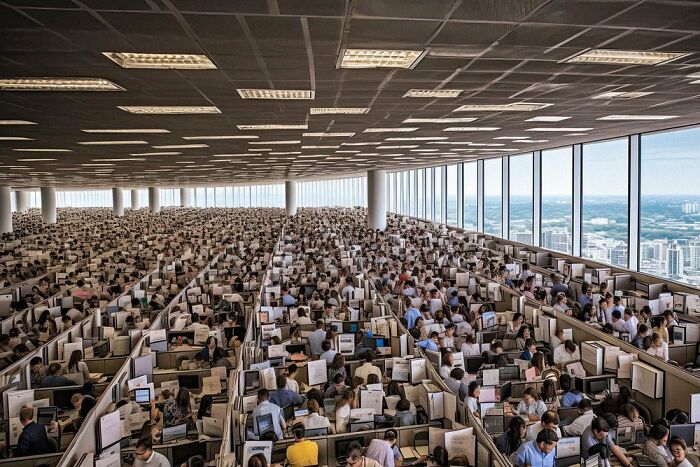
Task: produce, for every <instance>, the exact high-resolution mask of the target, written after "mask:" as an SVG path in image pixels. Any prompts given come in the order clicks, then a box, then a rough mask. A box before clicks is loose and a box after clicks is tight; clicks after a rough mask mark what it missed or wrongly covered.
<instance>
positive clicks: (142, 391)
mask: <svg viewBox="0 0 700 467" xmlns="http://www.w3.org/2000/svg"><path fill="white" fill-rule="evenodd" d="M134 401H136V403H137V404H141V405H146V404H150V403H151V390H150V389H149V388H137V389H134Z"/></svg>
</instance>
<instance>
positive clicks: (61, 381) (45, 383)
mask: <svg viewBox="0 0 700 467" xmlns="http://www.w3.org/2000/svg"><path fill="white" fill-rule="evenodd" d="M74 385H75V383H74V382H73V381H71V380H69V379H68V378H66V377H65V376H61V365H60V364H58V363H56V362H54V363H52V364H50V365H49V369H48V374H47V375H46V376H44V379H42V380H41V387H42V388H55V387H60V386H74Z"/></svg>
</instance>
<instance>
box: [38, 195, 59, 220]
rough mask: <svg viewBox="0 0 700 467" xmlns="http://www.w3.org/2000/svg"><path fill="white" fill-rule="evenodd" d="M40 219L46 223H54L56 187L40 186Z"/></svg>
mask: <svg viewBox="0 0 700 467" xmlns="http://www.w3.org/2000/svg"><path fill="white" fill-rule="evenodd" d="M41 219H42V220H43V221H44V223H46V224H55V223H56V188H54V187H52V186H42V187H41Z"/></svg>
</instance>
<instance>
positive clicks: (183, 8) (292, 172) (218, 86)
mask: <svg viewBox="0 0 700 467" xmlns="http://www.w3.org/2000/svg"><path fill="white" fill-rule="evenodd" d="M699 31H700V2H696V1H661V0H659V1H636V0H585V1H584V0H550V1H547V0H518V1H515V0H464V1H458V0H449V1H448V0H444V1H440V0H267V1H263V0H235V1H232V0H72V1H70V0H5V1H0V79H3V78H18V77H94V78H104V79H108V80H110V81H112V82H114V83H115V84H117V85H119V86H121V87H122V88H124V89H125V90H124V91H103V92H84V91H80V92H71V91H60V92H41V91H39V92H37V91H2V90H0V120H28V121H31V122H35V123H36V124H35V125H0V183H6V184H11V185H12V186H15V187H36V186H39V185H42V184H55V185H56V186H58V187H94V186H105V187H108V186H115V185H116V186H126V187H137V186H148V185H160V186H181V185H211V184H224V183H225V184H234V183H247V182H251V183H258V182H270V181H277V180H284V179H303V178H311V177H330V176H345V175H351V174H356V173H360V172H364V171H365V170H367V169H368V168H374V167H376V168H385V169H399V168H405V167H411V166H415V167H418V166H430V165H436V164H438V163H445V162H452V161H458V160H468V159H470V158H476V157H488V156H492V155H499V154H517V153H519V152H524V151H531V150H533V149H541V148H549V147H556V146H561V145H565V144H572V143H577V142H583V141H590V140H596V139H604V138H609V137H614V136H620V135H626V134H630V133H635V132H642V131H650V130H656V129H662V128H670V127H677V126H682V125H690V124H696V123H698V122H700V105H698V104H699V102H698V94H700V84H691V82H692V81H698V80H700V76H699V77H697V78H695V79H692V78H689V77H688V76H689V75H691V74H694V73H695V74H697V73H700V36H698V32H699ZM346 48H372V49H409V50H421V51H426V52H425V55H424V56H423V58H422V59H420V61H419V62H418V63H417V65H415V67H414V68H413V69H395V68H375V69H338V68H337V67H336V64H337V62H338V57H339V54H341V52H342V51H343V50H344V49H346ZM589 48H604V49H621V50H644V51H652V50H653V51H672V52H684V53H689V55H687V56H684V57H682V58H679V59H677V60H674V61H672V62H669V63H665V64H660V65H656V66H650V65H632V66H630V65H610V64H578V63H561V61H562V60H564V59H566V58H568V57H571V56H573V55H576V54H579V53H582V52H584V51H586V49H589ZM103 52H142V53H178V54H204V55H206V56H208V57H209V59H210V60H211V61H212V62H213V63H214V64H215V65H216V69H209V70H152V69H126V68H122V67H120V66H118V65H117V64H116V63H114V62H112V61H111V60H109V59H107V58H106V57H105V56H104V55H103V54H102V53H103ZM237 88H262V89H299V90H313V91H315V99H313V100H243V99H241V97H240V96H239V94H238V93H237V92H236V89H237ZM409 89H444V90H452V89H460V90H463V91H462V93H461V94H460V95H459V96H458V97H451V98H410V97H406V98H404V97H402V96H403V95H404V93H406V91H408V90H409ZM609 91H624V92H627V91H642V92H650V93H652V94H648V95H644V96H642V97H637V98H633V99H624V98H612V99H607V98H604V99H592V97H593V96H595V95H598V94H601V93H604V92H609ZM518 102H531V103H532V102H536V103H546V104H552V105H550V106H548V107H546V108H544V109H541V110H536V111H526V112H523V111H489V112H484V111H474V112H454V110H455V109H456V108H457V107H459V106H461V105H465V104H508V103H518ZM133 105H139V106H156V105H167V106H173V105H191V106H217V107H218V108H219V109H220V111H221V113H220V114H201V115H136V114H131V113H128V112H125V111H123V110H120V109H119V108H118V107H117V106H133ZM310 107H368V108H370V110H369V112H368V113H367V114H365V115H310V114H309V108H310ZM618 114H625V115H646V114H651V115H666V116H676V118H673V119H669V120H662V121H604V120H597V119H598V118H600V117H605V116H607V115H618ZM537 116H566V117H570V118H568V119H566V120H564V121H561V122H527V121H525V120H527V119H530V118H533V117H537ZM441 117H446V118H465V117H471V118H475V119H476V120H475V121H473V122H471V123H459V124H446V123H444V122H442V123H416V124H412V123H411V124H406V123H402V122H403V120H404V119H406V118H441ZM240 124H307V125H308V129H307V130H282V131H280V130H274V131H273V130H266V131H241V130H238V129H237V127H236V125H240ZM407 126H408V127H414V128H418V129H417V130H415V131H411V132H402V133H363V131H364V130H365V129H367V128H377V127H390V128H391V127H407ZM454 126H458V127H464V126H469V127H471V126H476V127H495V128H499V129H498V130H494V131H450V132H446V131H443V130H444V129H445V128H447V127H454ZM562 126H563V127H575V128H592V130H585V131H575V130H574V131H564V132H553V131H545V132H534V131H527V130H528V129H531V128H535V127H545V128H551V127H562ZM100 128H101V129H125V128H132V129H133V128H147V129H166V130H168V131H169V133H161V134H89V133H85V132H82V131H81V130H82V129H100ZM305 132H313V133H320V132H353V133H355V135H354V136H352V137H323V138H320V137H303V136H302V133H305ZM571 133H574V135H571ZM581 133H583V134H581ZM212 135H227V136H228V135H253V136H258V139H256V140H253V139H251V140H243V139H228V140H204V141H190V140H185V139H183V137H190V136H212ZM445 136H446V137H448V138H449V140H448V142H462V143H466V142H471V143H472V144H471V145H467V144H461V145H459V144H457V145H450V144H444V143H445V141H442V144H433V143H440V141H391V142H384V146H388V147H384V148H379V147H377V146H376V145H368V146H355V145H343V146H340V147H338V148H335V147H322V148H302V146H338V145H341V144H342V143H363V142H383V141H384V139H385V138H392V137H394V138H395V137H399V138H401V137H445ZM523 136H524V137H527V138H526V139H529V140H530V141H538V142H514V140H508V139H497V138H499V137H523ZM2 137H26V138H32V139H33V140H26V141H11V140H3V139H2ZM100 140H140V141H145V142H147V144H140V145H117V146H93V145H82V144H78V143H79V142H85V141H100ZM290 140H292V141H301V144H299V143H293V144H287V143H283V144H276V145H265V144H250V142H266V141H290ZM544 140H546V141H544ZM188 143H190V144H193V143H197V144H207V145H208V146H209V147H206V148H190V149H157V148H153V147H151V146H160V145H181V144H188ZM483 144H497V145H499V146H482V145H483ZM396 146H411V147H398V148H397V147H396ZM413 146H415V147H413ZM26 148H35V149H36V148H41V149H64V150H69V151H70V152H19V151H15V149H26ZM266 150H267V151H266ZM416 150H418V151H416ZM423 150H431V151H429V152H427V151H423ZM435 150H437V151H435ZM339 151H359V152H356V153H350V152H339ZM157 152H181V153H182V154H181V155H146V156H131V155H130V154H139V153H157ZM275 153H292V154H275ZM294 153H301V154H294ZM220 154H237V155H236V156H230V157H218V158H217V157H214V156H215V155H220ZM240 154H245V155H240ZM18 159H55V160H49V161H31V160H29V161H27V160H24V161H18ZM104 159H129V160H128V161H123V160H121V161H114V160H113V161H105V160H104ZM83 164H88V165H83ZM90 164H112V165H99V166H94V165H90Z"/></svg>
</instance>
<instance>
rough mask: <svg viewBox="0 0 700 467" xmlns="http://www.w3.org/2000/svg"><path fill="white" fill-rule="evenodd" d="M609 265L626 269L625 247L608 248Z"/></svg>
mask: <svg viewBox="0 0 700 467" xmlns="http://www.w3.org/2000/svg"><path fill="white" fill-rule="evenodd" d="M610 264H614V265H616V266H621V267H624V268H626V267H627V247H626V246H615V247H612V248H610Z"/></svg>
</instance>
